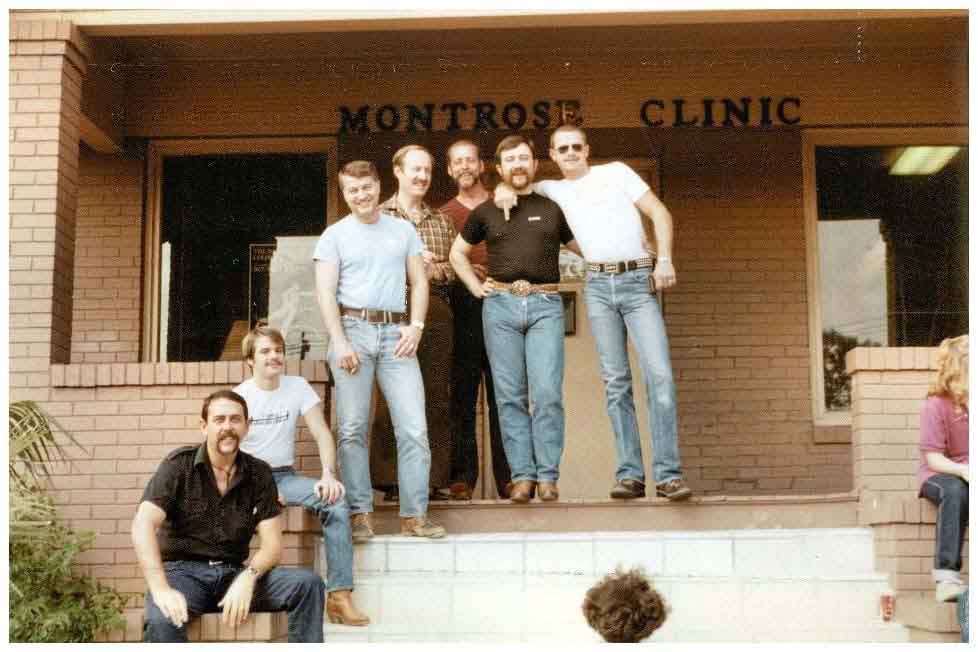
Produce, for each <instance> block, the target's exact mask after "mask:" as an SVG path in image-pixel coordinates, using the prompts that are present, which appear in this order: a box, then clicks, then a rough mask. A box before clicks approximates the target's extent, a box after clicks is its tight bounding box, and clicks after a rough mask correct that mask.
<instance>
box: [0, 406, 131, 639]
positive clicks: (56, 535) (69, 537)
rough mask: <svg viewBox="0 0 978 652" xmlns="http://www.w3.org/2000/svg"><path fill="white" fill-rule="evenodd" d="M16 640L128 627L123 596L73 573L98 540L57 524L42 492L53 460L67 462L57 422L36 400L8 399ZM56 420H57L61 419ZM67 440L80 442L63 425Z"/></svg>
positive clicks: (78, 635)
mask: <svg viewBox="0 0 978 652" xmlns="http://www.w3.org/2000/svg"><path fill="white" fill-rule="evenodd" d="M8 424H9V427H10V432H9V437H10V459H9V470H10V479H9V486H10V503H9V506H10V512H9V521H10V550H9V552H10V576H9V586H10V596H9V597H10V641H11V642H23V643H41V642H59V643H67V642H87V641H92V640H94V638H95V634H96V633H98V632H100V631H103V630H109V629H119V628H122V627H124V626H125V619H124V618H123V617H122V609H123V607H125V602H126V601H125V598H124V597H123V596H121V595H120V594H119V593H117V592H116V591H114V590H113V589H110V588H106V587H104V586H102V585H100V584H99V583H98V582H97V581H96V580H94V579H92V578H90V577H86V576H84V575H78V574H76V573H74V572H72V563H73V562H74V560H75V558H76V557H77V556H78V553H80V552H82V551H83V550H86V549H88V548H89V547H90V546H91V545H92V542H93V541H94V540H95V534H94V533H91V532H84V533H76V532H73V531H72V530H71V529H69V528H68V527H65V526H64V525H63V524H61V523H59V522H58V521H57V518H56V514H57V512H56V509H55V506H54V503H53V502H52V501H51V499H50V498H49V497H48V496H46V495H45V494H44V486H45V483H46V482H47V481H48V480H49V477H50V470H49V468H48V467H49V465H50V464H52V463H56V462H65V461H67V458H66V456H65V452H64V449H63V448H62V447H61V445H60V444H59V442H58V439H57V438H56V437H55V430H54V429H53V428H52V424H55V422H54V421H53V420H51V419H50V417H48V416H47V415H45V414H44V412H43V411H42V410H41V409H40V408H39V407H38V406H37V405H36V404H34V403H32V402H30V401H21V402H17V403H11V404H10V415H9V421H8ZM55 425H56V424H55ZM58 430H60V431H61V433H62V434H63V435H64V436H65V437H66V438H67V439H68V441H70V442H72V443H75V444H77V442H75V441H74V439H72V438H71V436H70V435H68V434H67V433H64V432H63V430H61V429H60V428H58Z"/></svg>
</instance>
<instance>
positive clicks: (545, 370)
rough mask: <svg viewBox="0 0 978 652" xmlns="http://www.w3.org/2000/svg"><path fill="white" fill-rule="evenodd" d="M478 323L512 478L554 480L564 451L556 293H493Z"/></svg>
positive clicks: (559, 307) (559, 314)
mask: <svg viewBox="0 0 978 652" xmlns="http://www.w3.org/2000/svg"><path fill="white" fill-rule="evenodd" d="M482 323H483V329H484V336H485V340H486V352H487V353H488V354H489V365H490V367H492V382H493V385H494V386H495V390H496V408H497V409H498V410H499V424H500V426H501V427H502V430H503V448H504V449H505V451H506V458H507V459H508V460H509V466H510V469H511V470H512V474H513V481H514V482H515V481H517V480H536V481H542V482H556V481H557V479H558V478H559V477H560V456H561V455H562V454H563V452H564V402H563V397H562V395H561V394H562V391H563V382H564V303H563V301H562V300H561V298H560V294H557V293H549V294H531V295H529V296H527V297H518V296H514V295H512V294H510V293H509V292H494V293H492V294H490V295H489V296H488V297H486V298H485V300H484V301H483V304H482ZM531 400H532V401H533V413H532V415H531V413H530V409H529V407H530V406H529V402H530V401H531Z"/></svg>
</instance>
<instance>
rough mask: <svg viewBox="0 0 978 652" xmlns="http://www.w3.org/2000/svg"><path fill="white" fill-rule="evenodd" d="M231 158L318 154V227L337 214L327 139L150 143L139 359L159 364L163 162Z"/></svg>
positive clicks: (331, 144) (333, 150)
mask: <svg viewBox="0 0 978 652" xmlns="http://www.w3.org/2000/svg"><path fill="white" fill-rule="evenodd" d="M224 154H228V155H235V154H322V155H323V156H325V157H326V178H325V179H323V181H324V183H325V184H326V215H325V216H324V221H323V228H324V229H325V228H326V226H327V225H328V224H330V223H332V222H333V221H335V220H336V218H337V215H338V208H339V207H338V205H337V203H338V201H339V188H338V186H337V178H336V173H337V166H336V157H337V154H338V146H337V140H336V138H335V137H333V136H322V137H297V138H287V137H284V138H192V139H191V138H187V139H166V140H153V141H150V142H149V144H148V146H147V150H146V180H147V182H146V203H145V205H144V209H143V224H144V225H145V228H144V229H143V302H142V313H141V320H142V326H141V329H140V331H141V332H140V360H141V361H142V362H165V360H161V355H160V346H161V342H160V333H161V331H162V325H161V324H160V314H161V306H160V300H161V297H160V292H161V285H162V279H161V278H160V257H161V245H162V243H161V241H160V240H161V236H160V231H161V226H162V195H163V163H164V160H165V159H166V158H168V157H173V156H210V155H224Z"/></svg>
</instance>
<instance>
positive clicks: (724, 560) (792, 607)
mask: <svg viewBox="0 0 978 652" xmlns="http://www.w3.org/2000/svg"><path fill="white" fill-rule="evenodd" d="M617 565H623V566H625V567H626V568H627V567H631V566H634V565H641V566H643V567H644V568H645V569H646V571H647V572H648V573H649V575H650V577H652V578H653V582H654V584H655V587H656V589H657V590H659V591H660V592H661V593H662V594H663V596H664V598H665V599H666V602H667V604H668V605H669V608H670V615H669V617H668V619H667V621H666V624H665V625H664V626H663V628H662V629H660V630H659V631H658V632H656V633H655V634H654V635H653V637H652V640H656V641H658V640H662V641H677V642H678V641H735V642H736V641H739V642H752V641H779V642H794V641H799V642H800V641H850V642H895V641H906V640H908V636H907V629H906V628H905V627H903V626H901V625H897V624H895V623H890V624H887V623H884V622H883V621H882V620H881V618H880V616H879V596H880V595H881V594H883V593H886V592H888V591H889V590H890V587H889V584H888V581H887V577H886V575H885V574H882V573H876V572H875V571H874V570H873V538H872V532H871V531H870V530H869V529H867V528H835V529H826V528H814V529H763V530H695V531H668V530H667V531H661V530H660V531H632V532H620V531H615V532H606V531H596V532H571V533H532V532H531V533H526V532H508V533H492V534H463V535H450V536H447V537H445V538H444V539H440V540H419V539H415V538H411V537H401V536H393V535H391V536H378V537H376V538H374V539H373V540H372V541H370V542H369V543H367V544H363V545H358V546H356V547H355V578H356V594H355V600H356V603H357V605H358V606H359V607H360V608H361V609H363V610H364V611H365V612H366V613H367V614H368V615H369V616H370V617H371V620H372V623H371V625H370V626H368V627H366V628H351V627H343V626H337V625H328V626H327V640H330V641H340V642H342V641H349V642H354V641H365V642H366V641H391V642H394V641H417V640H424V641H472V642H479V641H481V642H494V643H496V642H537V641H540V642H542V641H553V640H558V641H569V642H570V641H592V642H597V635H596V634H594V632H593V631H591V630H590V628H589V627H588V626H587V624H586V622H585V621H584V617H583V615H582V613H581V602H582V600H583V598H584V594H585V593H586V591H587V589H588V588H590V587H591V586H592V585H593V584H594V583H595V582H596V581H597V580H598V579H600V578H601V577H602V576H603V575H604V574H605V573H607V572H610V571H611V570H614V568H615V567H616V566H617ZM319 566H320V568H321V569H322V568H323V562H322V560H320V561H319Z"/></svg>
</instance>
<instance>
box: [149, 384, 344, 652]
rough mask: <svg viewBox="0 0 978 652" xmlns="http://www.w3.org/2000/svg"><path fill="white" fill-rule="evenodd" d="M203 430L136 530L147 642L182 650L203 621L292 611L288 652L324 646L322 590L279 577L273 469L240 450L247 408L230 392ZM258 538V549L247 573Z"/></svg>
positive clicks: (312, 580)
mask: <svg viewBox="0 0 978 652" xmlns="http://www.w3.org/2000/svg"><path fill="white" fill-rule="evenodd" d="M200 424H201V425H200V430H201V432H202V433H203V435H204V438H205V440H204V442H203V443H202V444H200V445H198V446H184V447H182V448H178V449H176V450H175V451H173V452H172V453H170V454H169V455H167V456H166V458H165V459H164V460H163V462H162V463H160V466H159V468H158V469H157V470H156V474H155V475H153V477H152V478H151V479H150V481H149V484H148V485H147V486H146V490H145V491H144V492H143V499H142V502H140V504H139V508H138V510H137V511H136V516H135V518H133V521H132V542H133V546H134V547H135V549H136V557H137V559H138V560H139V565H140V567H141V568H142V571H143V576H144V577H145V578H146V583H147V585H148V587H149V591H148V592H147V594H146V611H145V617H144V623H143V640H144V641H146V642H148V643H185V642H186V641H187V623H188V622H189V621H190V620H191V619H192V618H195V617H197V616H199V615H200V614H202V613H206V612H213V611H223V617H222V620H223V622H224V623H225V624H226V625H234V626H238V625H240V624H241V623H243V622H244V620H245V619H246V618H247V617H248V613H249V612H250V611H288V612H289V642H290V643H322V642H323V606H324V599H325V598H324V596H325V589H324V586H323V581H322V579H321V578H320V577H319V576H318V575H316V574H315V573H313V572H312V571H310V570H307V569H303V568H279V567H276V565H277V564H278V562H279V558H280V557H281V553H282V522H281V519H279V518H278V515H279V513H280V512H281V510H282V508H281V506H280V505H279V504H278V490H277V489H276V487H275V480H274V479H273V477H272V469H271V467H269V466H268V464H266V463H265V462H263V461H261V460H259V459H257V458H255V457H252V456H251V455H248V454H247V453H244V452H242V451H240V450H239V445H240V443H241V440H242V439H244V437H245V435H247V434H248V405H247V403H245V400H244V399H243V398H242V397H241V396H239V395H238V394H235V393H234V392H232V391H230V390H221V391H218V392H214V393H213V394H211V395H210V396H208V397H207V398H206V399H204V406H203V409H202V410H201V421H200ZM157 530H159V535H158V536H159V538H158V539H157ZM256 531H257V532H258V536H259V538H260V545H259V547H258V550H257V551H255V554H254V555H253V556H252V557H251V561H250V562H247V563H246V560H247V559H248V544H249V542H250V541H251V537H252V535H254V534H255V532H256Z"/></svg>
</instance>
